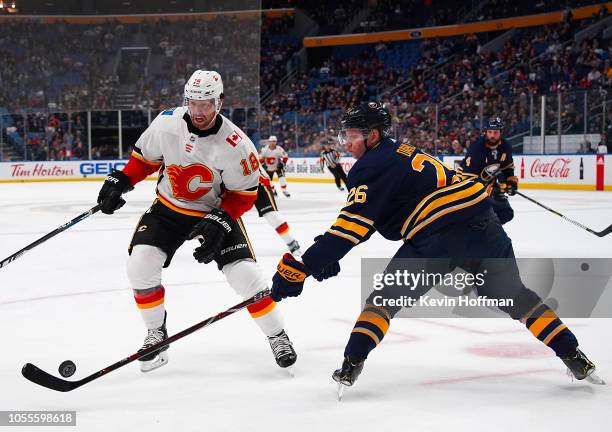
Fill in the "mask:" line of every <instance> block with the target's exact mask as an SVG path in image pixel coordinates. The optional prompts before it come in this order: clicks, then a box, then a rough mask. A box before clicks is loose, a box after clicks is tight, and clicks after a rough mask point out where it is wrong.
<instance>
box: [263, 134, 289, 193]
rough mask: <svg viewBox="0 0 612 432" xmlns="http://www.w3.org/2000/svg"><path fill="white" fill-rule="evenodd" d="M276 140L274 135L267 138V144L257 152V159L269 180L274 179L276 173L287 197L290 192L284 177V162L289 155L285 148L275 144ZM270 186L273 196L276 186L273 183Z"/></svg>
mask: <svg viewBox="0 0 612 432" xmlns="http://www.w3.org/2000/svg"><path fill="white" fill-rule="evenodd" d="M277 141H278V140H277V138H276V136H274V135H271V136H270V138H268V145H266V146H265V147H263V148H262V149H261V152H260V153H259V160H260V161H261V163H262V164H263V167H264V169H265V170H266V172H267V173H268V176H269V177H270V180H274V174H275V173H276V175H278V181H279V183H280V185H281V190H282V191H283V195H285V196H286V197H287V198H289V197H290V196H291V194H290V193H289V191H287V179H285V164H286V163H287V160H288V159H289V155H287V152H286V151H285V149H283V148H282V147H281V146H279V145H276V143H277ZM271 187H272V192H273V193H274V196H276V188H275V187H274V183H271Z"/></svg>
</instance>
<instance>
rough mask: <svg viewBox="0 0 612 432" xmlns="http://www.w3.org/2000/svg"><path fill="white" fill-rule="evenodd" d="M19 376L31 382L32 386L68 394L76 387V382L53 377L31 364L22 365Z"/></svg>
mask: <svg viewBox="0 0 612 432" xmlns="http://www.w3.org/2000/svg"><path fill="white" fill-rule="evenodd" d="M21 375H23V376H24V377H25V378H26V379H27V380H29V381H32V382H33V383H34V384H38V385H40V386H43V387H47V388H48V389H51V390H55V391H59V392H69V391H70V390H73V389H75V388H77V387H78V383H77V382H73V381H67V380H64V379H61V378H58V377H56V376H53V375H51V374H49V373H47V372H45V371H44V370H42V369H40V368H38V367H36V366H34V365H33V364H32V363H26V364H25V365H23V368H22V369H21Z"/></svg>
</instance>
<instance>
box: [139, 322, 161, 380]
mask: <svg viewBox="0 0 612 432" xmlns="http://www.w3.org/2000/svg"><path fill="white" fill-rule="evenodd" d="M167 316H168V313H167V312H166V314H165V315H164V323H163V324H162V325H161V327H157V328H155V329H149V330H148V334H147V337H146V338H145V340H144V343H143V345H142V348H140V349H139V350H138V352H140V351H143V350H145V349H147V348H149V347H151V346H153V345H155V344H158V343H160V342H161V341H163V340H165V339H168V331H167V330H166V318H167ZM167 351H168V345H166V346H165V347H162V348H160V349H159V350H157V351H153V352H152V353H150V354H147V355H146V356H143V357H140V358H139V359H138V361H139V362H140V371H141V372H150V371H152V370H155V369H157V368H160V367H162V366H163V365H165V364H166V363H168V352H167Z"/></svg>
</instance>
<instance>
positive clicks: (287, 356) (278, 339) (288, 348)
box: [268, 330, 297, 376]
mask: <svg viewBox="0 0 612 432" xmlns="http://www.w3.org/2000/svg"><path fill="white" fill-rule="evenodd" d="M268 342H270V348H272V353H273V354H274V359H275V360H276V363H277V364H278V365H279V366H280V367H282V368H283V369H284V368H287V372H289V375H291V376H293V375H294V372H293V365H294V364H295V361H296V360H297V354H296V353H295V350H294V349H293V346H292V345H293V344H292V343H291V341H290V340H289V336H287V333H285V330H282V331H281V332H280V333H279V334H277V335H275V336H268Z"/></svg>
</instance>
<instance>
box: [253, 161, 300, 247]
mask: <svg viewBox="0 0 612 432" xmlns="http://www.w3.org/2000/svg"><path fill="white" fill-rule="evenodd" d="M271 184H272V182H271V181H270V177H268V173H266V171H265V170H264V169H263V168H262V167H259V187H258V188H257V200H256V201H255V208H256V209H257V213H258V214H259V217H262V218H264V219H265V220H266V221H267V222H268V224H270V226H271V227H272V228H274V229H275V230H276V232H277V233H278V235H279V236H280V237H281V238H282V239H283V241H284V242H285V244H286V245H287V248H289V252H291V253H292V254H293V256H302V251H301V249H300V244H299V243H298V242H297V240H296V239H294V238H293V236H292V235H291V232H290V230H289V224H288V223H287V221H286V220H285V218H283V217H282V216H281V214H280V213H279V212H278V207H277V206H276V200H275V199H274V196H273V193H272V188H271Z"/></svg>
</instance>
